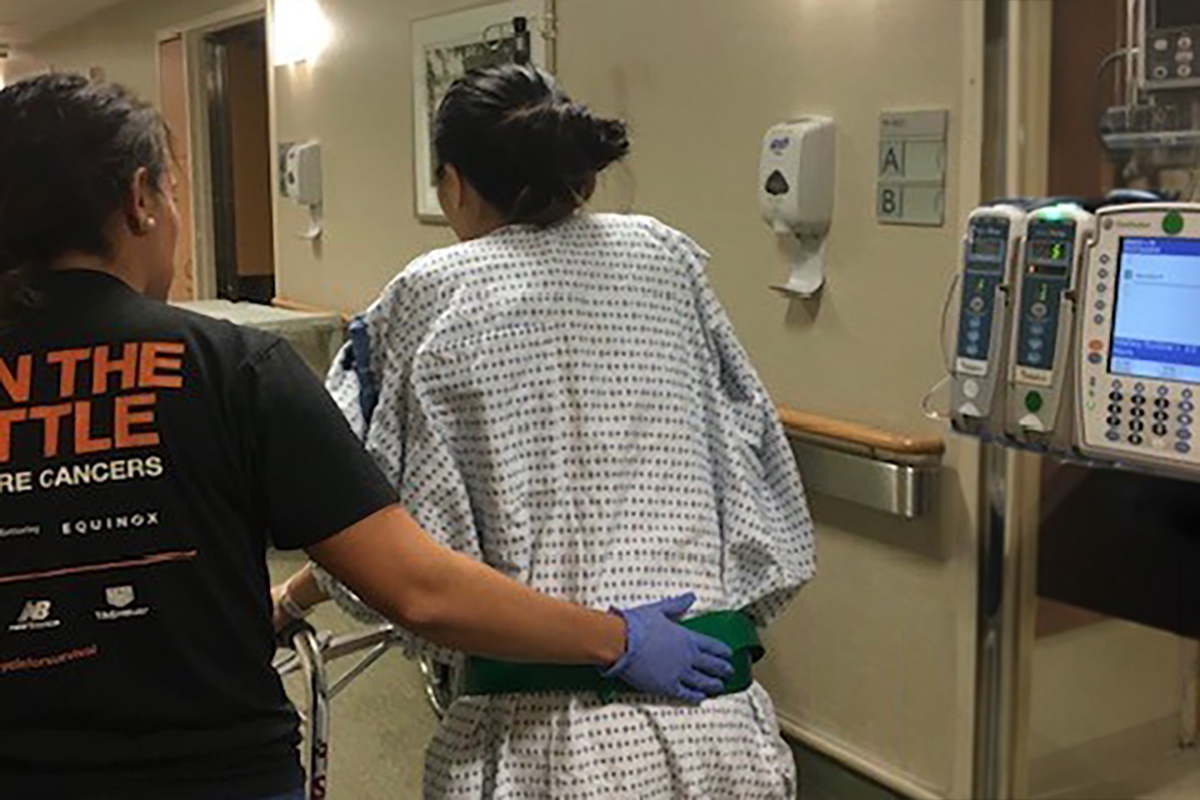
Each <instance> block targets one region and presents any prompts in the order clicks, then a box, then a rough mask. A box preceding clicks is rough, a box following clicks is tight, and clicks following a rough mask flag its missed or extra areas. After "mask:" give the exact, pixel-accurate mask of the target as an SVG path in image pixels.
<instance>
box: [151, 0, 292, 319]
mask: <svg viewBox="0 0 1200 800" xmlns="http://www.w3.org/2000/svg"><path fill="white" fill-rule="evenodd" d="M269 5H270V4H269V2H268V0H248V1H247V2H244V3H241V4H239V5H235V6H231V7H229V8H226V9H222V10H221V11H218V12H215V13H213V14H208V15H205V16H203V17H200V18H199V19H195V20H192V21H190V22H185V23H183V24H180V25H173V26H171V27H169V28H163V29H161V30H159V31H158V32H157V34H156V40H155V43H156V47H155V54H154V58H155V70H156V74H157V71H158V69H159V67H160V65H159V63H158V61H159V52H160V49H159V47H158V46H157V45H161V44H162V43H163V42H165V41H169V40H171V39H175V38H177V37H178V38H181V39H182V40H183V50H184V67H183V71H184V84H185V85H186V86H187V97H186V104H185V105H186V107H187V119H188V132H189V134H190V138H191V150H192V153H191V175H190V176H189V177H190V179H191V182H192V220H191V222H192V264H193V270H194V271H195V285H196V299H197V300H213V299H215V298H216V297H217V294H218V288H219V287H218V284H217V258H216V236H215V233H214V225H215V221H214V219H213V181H212V163H211V159H210V158H209V155H210V153H211V152H212V150H211V148H212V134H211V130H210V126H209V117H208V107H207V102H206V100H207V90H206V88H205V86H204V78H205V74H206V72H205V64H204V59H205V48H204V39H205V37H206V36H208V35H209V34H212V33H217V32H219V31H223V30H227V29H229V28H236V27H238V26H239V25H244V24H245V23H247V22H255V21H258V20H261V21H262V22H263V24H264V25H265V26H266V29H267V70H268V75H267V107H268V109H269V113H268V121H269V124H268V129H269V130H268V136H269V140H270V142H271V147H272V149H274V147H275V141H276V137H275V113H274V109H275V80H274V78H275V75H274V72H275V71H274V68H273V67H272V64H273V63H274V62H273V60H272V53H271V50H272V36H271V19H270V17H271V15H270V7H269ZM157 80H158V78H156V81H157ZM156 88H157V93H158V96H159V97H161V95H162V86H161V83H160V85H158V86H157V87H156ZM275 180H276V177H275V166H274V159H272V174H271V181H272V187H274V185H275V184H274V181H275ZM271 194H272V198H273V199H272V210H274V207H275V199H274V195H275V192H274V189H273V188H272V192H271ZM272 242H273V243H275V244H276V248H275V250H276V252H275V255H276V264H278V255H279V253H278V246H277V241H276V238H275V236H274V235H272Z"/></svg>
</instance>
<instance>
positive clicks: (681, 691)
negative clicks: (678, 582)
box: [604, 594, 733, 703]
mask: <svg viewBox="0 0 1200 800" xmlns="http://www.w3.org/2000/svg"><path fill="white" fill-rule="evenodd" d="M695 602H696V595H694V594H685V595H680V596H679V597H672V598H670V599H668V600H660V601H659V602H657V603H650V604H648V605H644V606H637V607H636V608H629V609H622V608H614V609H613V610H612V612H613V613H614V614H618V615H620V617H621V618H622V619H624V620H625V655H623V656H622V657H621V660H620V661H618V662H617V663H616V664H614V665H613V666H612V667H611V668H609V669H608V670H607V671H606V672H605V673H604V677H606V678H619V679H620V680H622V681H625V683H628V684H629V685H630V686H632V687H634V688H635V689H637V690H639V691H642V692H646V693H647V694H657V695H667V696H668V697H674V698H677V699H680V700H686V701H688V702H689V703H699V702H700V701H702V700H704V699H705V698H706V697H710V696H712V695H717V694H720V693H721V692H722V691H723V690H724V688H725V684H724V680H725V679H726V678H728V677H730V676H731V675H733V665H732V664H731V663H730V659H732V658H733V651H732V650H730V649H729V647H728V646H727V645H725V643H723V642H719V641H717V640H716V639H713V638H712V637H709V636H704V635H703V634H699V633H696V632H694V631H690V630H688V629H687V628H685V627H683V626H682V625H679V624H678V622H677V620H678V619H679V618H681V617H682V616H683V615H684V614H686V613H687V611H688V609H689V608H691V607H692V604H693V603H695Z"/></svg>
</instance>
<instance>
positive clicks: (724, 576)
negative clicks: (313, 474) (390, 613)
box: [320, 67, 814, 800]
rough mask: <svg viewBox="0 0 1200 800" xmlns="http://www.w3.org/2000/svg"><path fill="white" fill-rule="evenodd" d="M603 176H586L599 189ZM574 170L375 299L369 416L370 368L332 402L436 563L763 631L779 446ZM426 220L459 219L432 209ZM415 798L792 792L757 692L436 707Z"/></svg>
mask: <svg viewBox="0 0 1200 800" xmlns="http://www.w3.org/2000/svg"><path fill="white" fill-rule="evenodd" d="M489 76H490V79H491V80H493V81H499V82H501V88H505V87H504V82H512V81H518V82H519V81H525V82H537V84H538V85H539V86H541V87H543V88H544V90H545V92H546V93H547V97H545V98H542V100H541V102H542V103H543V104H548V105H549V106H550V107H551V108H552V109H553V108H557V111H547V112H546V113H547V114H550V113H557V114H558V115H559V117H560V118H567V117H570V118H571V119H575V118H576V117H578V118H580V119H582V120H585V121H586V120H590V121H591V124H593V125H596V126H602V127H604V130H606V131H607V132H608V133H607V134H603V133H595V134H594V136H595V137H596V142H597V143H599V144H596V145H595V146H596V148H597V149H599V146H600V144H603V143H604V142H605V141H607V140H606V139H605V138H604V136H605V135H607V136H609V137H612V136H616V135H617V133H618V132H619V134H620V141H619V142H609V146H610V150H611V151H612V155H613V156H614V157H613V158H610V159H609V160H610V161H611V160H616V157H619V156H620V155H623V154H624V151H625V150H626V149H628V143H627V141H626V140H625V139H624V128H623V126H622V127H620V128H619V129H618V128H617V127H614V125H619V123H612V122H611V121H604V120H599V119H596V118H595V117H593V116H592V115H591V114H590V112H588V111H587V110H586V109H584V108H583V107H582V106H578V105H576V104H572V103H570V101H569V100H567V99H566V97H565V95H563V94H562V92H561V90H559V89H558V88H557V87H556V86H555V85H554V83H553V81H552V79H550V78H548V77H547V76H545V75H544V74H542V73H540V72H538V71H536V70H532V69H528V68H515V67H514V68H507V69H505V70H500V71H492V72H491V73H489V74H486V75H484V76H482V77H480V76H471V77H469V78H468V79H467V82H468V83H469V82H470V81H472V80H474V81H482V80H485V79H489ZM467 88H468V89H469V88H470V87H469V86H468V87H467ZM489 88H490V89H492V91H491V95H496V94H502V93H499V92H497V91H496V90H495V87H494V86H491V85H489ZM508 88H511V87H508ZM518 88H521V89H522V90H525V91H526V94H528V92H529V87H526V86H523V85H522V86H521V87H518ZM534 88H535V89H536V88H537V87H534ZM458 91H459V92H460V93H461V92H462V91H464V89H463V87H458ZM454 95H455V92H454V91H452V92H451V95H449V96H448V99H447V102H455V101H454V99H453V98H454ZM522 96H523V95H522ZM572 124H576V123H572ZM578 124H581V125H582V124H583V123H582V122H580V123H578ZM562 130H563V128H562V125H561V124H560V125H559V132H558V133H557V134H555V135H557V136H563V135H564V134H563V133H562ZM485 138H486V137H485ZM622 144H623V147H622V146H621V145H622ZM446 149H447V150H449V151H450V152H447V153H442V152H441V151H439V157H441V158H442V159H443V161H444V162H445V163H450V164H455V165H459V164H461V166H458V169H457V170H456V177H457V178H458V179H459V180H462V179H463V178H464V177H465V179H467V180H471V179H472V175H471V171H470V170H471V168H472V167H471V164H472V159H471V158H470V157H469V156H461V157H458V158H457V160H456V159H455V157H456V154H455V153H454V152H453V147H451V146H449V145H447V147H446ZM543 149H544V148H543ZM618 151H619V152H618ZM559 156H560V157H561V152H560V153H559ZM604 165H605V164H604V163H603V159H601V158H599V157H597V159H596V163H595V164H593V167H595V172H598V171H599V170H600V169H602V168H603V166H604ZM595 172H593V174H592V183H591V184H584V185H581V186H578V187H576V188H578V189H580V190H581V191H578V192H574V193H573V194H574V197H573V199H572V198H567V199H566V200H564V203H566V205H565V206H564V208H566V211H567V213H565V214H561V213H560V214H559V216H560V217H561V218H560V219H557V220H553V221H551V222H550V224H547V222H548V221H547V220H546V219H534V221H532V222H523V221H522V220H524V219H528V215H527V214H521V213H515V214H512V213H510V214H508V215H506V216H505V217H504V220H505V224H499V225H492V226H488V227H487V228H485V230H486V232H484V233H482V235H478V232H474V233H475V234H476V235H472V233H473V232H472V231H469V230H468V231H467V232H466V235H464V232H463V231H461V230H460V231H459V232H460V236H462V238H464V239H465V241H463V242H462V243H460V244H458V245H455V246H453V247H449V248H446V249H443V250H439V251H436V252H433V253H431V254H429V255H426V256H424V257H422V258H420V259H418V260H417V261H415V262H414V263H413V264H411V265H409V266H408V268H406V269H405V270H404V271H403V272H402V273H401V274H400V275H399V276H398V277H397V278H396V279H395V280H394V281H393V282H392V283H391V285H390V286H388V287H387V289H386V290H385V291H384V292H383V294H382V296H381V297H380V298H379V300H378V301H377V302H376V303H375V304H374V305H373V306H372V307H371V308H370V309H369V311H367V312H366V314H365V316H364V321H365V326H366V332H367V334H368V335H369V340H370V352H371V356H370V364H369V371H370V373H371V374H372V375H373V377H374V380H375V381H376V382H377V388H378V401H377V405H375V406H374V408H373V413H371V415H370V418H369V420H368V419H367V418H365V415H364V405H363V403H362V402H361V401H362V396H361V390H362V389H363V388H364V387H363V386H362V385H361V382H362V376H363V375H365V374H366V370H365V369H363V367H366V366H367V365H363V364H359V365H358V366H359V367H360V368H359V369H358V370H356V369H354V368H353V366H352V357H351V356H350V355H349V354H345V355H344V356H343V357H342V358H339V359H338V361H337V364H336V365H335V367H334V369H333V372H332V373H331V375H330V378H329V386H330V389H331V390H332V392H333V394H334V396H335V398H336V399H337V401H338V403H339V404H340V406H341V407H342V409H343V411H344V412H345V413H346V416H347V417H348V418H349V420H350V421H351V424H352V425H353V426H354V427H355V428H356V430H357V431H358V432H359V433H360V435H361V436H362V437H363V439H364V441H365V443H366V445H367V448H368V449H369V451H370V452H371V453H372V454H373V455H374V456H375V458H376V459H377V460H378V461H379V463H380V464H381V465H382V466H383V468H384V470H385V472H386V474H387V475H388V477H389V478H390V479H391V480H392V481H393V482H394V484H395V486H396V488H397V490H398V492H399V494H400V499H401V501H402V502H403V503H404V504H405V505H406V506H407V507H408V508H409V509H411V510H412V512H413V514H414V515H415V516H416V518H417V519H418V520H419V522H420V523H421V525H422V526H424V527H425V529H426V530H428V531H430V532H431V533H432V534H433V535H435V536H437V537H439V538H440V539H441V540H442V541H443V542H444V543H446V544H448V545H449V546H451V547H454V548H455V549H457V550H459V551H461V552H463V553H466V554H469V555H471V556H473V557H475V558H478V559H481V560H482V561H485V562H486V563H488V564H489V565H491V566H492V567H494V568H496V569H498V570H500V571H501V572H503V573H505V574H506V575H509V576H511V577H513V578H516V579H517V580H520V581H522V582H524V583H526V584H528V585H530V586H533V587H535V588H537V589H538V590H540V591H543V592H545V593H547V594H549V595H551V596H554V597H558V598H561V599H564V600H570V601H573V602H576V603H581V604H585V605H589V606H593V607H596V608H608V607H611V606H628V605H633V604H638V603H644V602H647V601H654V600H659V599H662V598H666V597H669V596H672V595H676V594H680V593H684V592H695V593H696V595H697V597H698V602H697V604H696V606H695V608H693V610H692V611H693V612H706V611H714V610H744V611H746V612H747V613H748V614H749V615H750V616H751V617H752V618H753V620H754V621H755V622H756V623H757V624H758V625H760V626H765V625H766V624H768V623H769V622H770V621H771V620H772V619H773V618H774V617H775V616H776V615H777V614H778V613H779V612H780V610H781V609H782V608H783V607H784V606H785V605H786V604H787V602H788V601H789V600H791V599H792V598H793V596H794V595H795V594H796V592H797V590H798V589H799V588H800V587H801V586H802V585H803V584H804V583H805V582H806V581H807V580H809V579H810V578H811V577H812V576H813V572H814V551H813V532H812V523H811V520H810V518H809V514H808V510H807V506H806V503H805V498H804V494H803V490H802V488H801V484H800V478H799V475H798V474H797V471H796V466H795V463H794V461H793V458H792V454H791V452H790V449H789V446H788V443H787V441H786V439H785V436H784V433H783V430H782V428H781V426H780V424H779V421H778V418H777V416H776V413H775V410H774V406H773V405H772V403H771V400H770V398H769V397H768V396H767V392H766V390H765V389H764V387H763V385H762V383H761V382H760V381H759V379H758V377H757V375H756V374H755V371H754V369H753V367H752V366H751V364H750V362H749V360H748V359H747V356H746V353H745V352H744V351H743V349H742V348H741V346H740V345H739V344H738V342H737V340H736V338H735V336H734V331H733V328H732V326H731V325H730V322H729V320H728V319H727V318H726V315H725V313H724V311H723V310H722V308H721V306H720V304H719V302H718V301H717V298H716V297H715V295H714V293H713V291H712V289H711V287H710V286H709V283H708V280H707V278H706V276H705V268H706V264H707V260H708V259H707V255H706V254H705V252H704V251H703V250H701V249H700V247H699V246H697V245H696V244H695V243H694V242H692V241H691V240H690V239H689V238H688V237H686V236H684V235H683V234H681V233H678V232H677V231H675V230H672V229H671V228H669V227H667V226H666V225H663V224H662V223H660V222H657V221H656V220H654V219H651V218H648V217H638V216H624V215H606V214H588V213H583V212H575V213H572V212H573V211H574V209H575V208H576V207H577V205H578V204H579V203H580V202H582V199H583V198H584V197H585V196H586V195H587V194H590V188H591V187H592V186H594V175H595ZM460 173H461V174H460ZM472 182H475V181H472ZM478 183H480V184H485V185H486V184H487V183H488V181H487V179H486V178H482V179H479V180H478ZM485 191H491V192H492V193H493V195H494V193H495V189H494V188H493V187H485V188H481V189H480V191H479V194H481V195H483V199H484V200H488V201H489V205H490V206H491V207H497V208H499V209H500V210H501V211H505V210H508V211H511V208H509V209H505V207H504V204H503V198H500V199H499V200H496V199H493V198H488V197H487V195H486V194H484V192H485ZM447 194H449V197H448V196H447ZM442 200H443V206H444V207H445V206H447V205H448V204H453V203H460V204H461V203H462V202H464V201H463V200H462V197H461V196H458V195H456V194H455V193H454V191H450V192H446V191H444V192H443V197H442ZM571 203H574V205H571ZM455 208H457V206H455ZM447 213H448V216H450V218H451V221H452V222H455V221H456V220H455V214H454V212H453V211H452V210H451V209H448V210H447ZM508 220H515V222H508ZM458 227H460V226H456V228H458ZM320 580H321V582H322V584H323V585H324V586H326V587H327V590H328V591H330V592H331V593H332V594H334V595H335V597H337V598H338V599H339V600H340V601H341V602H342V603H343V605H345V606H346V607H348V608H349V609H351V610H352V611H353V612H354V613H356V614H358V615H360V616H361V617H363V618H364V619H375V618H373V617H371V616H370V612H369V611H367V610H366V609H365V608H364V607H363V606H361V605H360V604H358V603H357V602H356V601H355V599H354V598H353V596H352V595H349V593H347V592H345V591H344V590H342V589H341V588H340V587H338V586H337V585H336V583H335V582H333V580H332V579H331V578H330V577H329V576H327V575H325V576H320ZM407 644H408V646H409V650H410V653H411V654H413V655H424V656H433V657H435V658H437V659H441V660H444V661H447V662H449V663H453V662H454V660H455V659H456V655H455V654H453V653H449V652H444V651H437V650H436V649H434V648H433V647H432V646H431V645H428V644H426V643H423V642H420V641H417V640H416V639H409V640H408V642H407ZM425 795H426V796H427V797H433V798H442V797H447V798H467V797H471V798H563V799H565V800H584V798H597V799H599V798H639V800H651V799H652V798H683V797H690V798H787V797H792V796H794V795H795V774H794V768H793V766H792V760H791V755H790V753H789V751H788V748H787V746H786V745H785V744H784V742H783V740H782V739H781V737H780V734H779V728H778V723H777V721H776V718H775V712H774V709H773V707H772V704H771V700H770V698H769V697H768V696H767V693H766V692H765V691H764V690H763V689H762V688H761V687H760V686H758V685H757V684H755V685H754V686H753V687H752V688H751V689H750V690H748V691H745V692H742V693H739V694H732V695H726V696H723V697H719V698H716V699H712V700H708V701H706V702H704V703H703V704H702V705H700V706H688V705H682V704H675V703H671V702H668V701H664V700H662V699H660V698H655V697H650V696H640V695H636V694H633V693H628V694H620V695H618V696H617V697H616V698H615V699H610V700H609V701H607V702H606V701H604V700H601V699H600V698H598V697H597V696H595V695H594V694H591V695H589V694H582V693H580V694H571V693H553V692H545V693H536V694H509V695H495V696H490V697H462V698H459V699H458V700H457V701H456V702H455V703H454V704H453V706H452V707H451V708H450V710H449V712H448V713H447V715H446V717H445V719H444V720H443V723H442V725H441V728H440V730H439V732H438V734H437V736H436V738H435V740H434V742H433V744H432V746H431V747H430V749H429V751H428V754H427V761H426V769H425Z"/></svg>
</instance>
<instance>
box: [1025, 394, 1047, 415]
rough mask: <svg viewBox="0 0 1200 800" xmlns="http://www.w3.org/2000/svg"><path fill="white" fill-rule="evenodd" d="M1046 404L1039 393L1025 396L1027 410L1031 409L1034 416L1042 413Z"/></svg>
mask: <svg viewBox="0 0 1200 800" xmlns="http://www.w3.org/2000/svg"><path fill="white" fill-rule="evenodd" d="M1044 403H1045V401H1044V400H1043V399H1042V395H1041V394H1040V393H1038V392H1030V393H1029V394H1027V395H1025V408H1027V409H1029V411H1030V413H1032V414H1036V413H1037V412H1039V411H1041V410H1042V405H1043V404H1044Z"/></svg>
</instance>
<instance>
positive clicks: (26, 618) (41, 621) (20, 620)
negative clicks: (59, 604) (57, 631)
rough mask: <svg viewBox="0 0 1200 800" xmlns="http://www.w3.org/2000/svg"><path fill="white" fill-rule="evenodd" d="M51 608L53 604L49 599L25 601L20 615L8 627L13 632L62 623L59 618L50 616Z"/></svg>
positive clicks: (55, 626) (49, 626) (56, 625)
mask: <svg viewBox="0 0 1200 800" xmlns="http://www.w3.org/2000/svg"><path fill="white" fill-rule="evenodd" d="M53 610H54V604H53V603H52V602H50V601H49V600H29V601H26V603H25V607H24V608H23V609H21V615H20V616H19V617H17V621H16V622H15V623H13V624H12V625H9V626H8V629H9V630H10V631H13V632H14V633H19V632H20V631H35V630H40V629H43V628H57V627H58V626H59V625H61V624H62V623H61V621H60V620H57V619H51V618H50V613H51V611H53Z"/></svg>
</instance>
